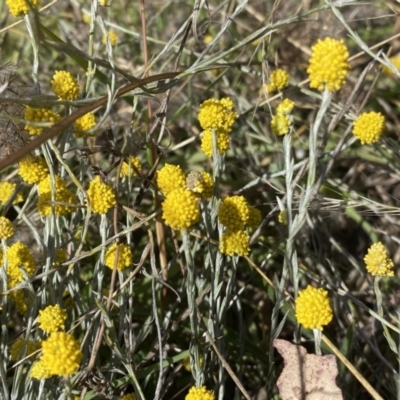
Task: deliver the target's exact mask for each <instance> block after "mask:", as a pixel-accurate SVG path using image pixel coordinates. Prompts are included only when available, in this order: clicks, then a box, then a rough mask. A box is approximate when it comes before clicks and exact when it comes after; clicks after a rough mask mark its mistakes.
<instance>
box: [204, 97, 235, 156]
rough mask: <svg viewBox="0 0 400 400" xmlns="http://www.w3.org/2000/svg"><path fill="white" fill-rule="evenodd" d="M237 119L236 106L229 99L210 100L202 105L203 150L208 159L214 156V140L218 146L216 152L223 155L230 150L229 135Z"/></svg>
mask: <svg viewBox="0 0 400 400" xmlns="http://www.w3.org/2000/svg"><path fill="white" fill-rule="evenodd" d="M237 118H238V114H237V113H236V111H235V106H234V104H233V101H232V100H231V99H229V98H223V99H221V100H216V99H208V100H206V101H205V102H204V103H202V104H201V105H200V108H199V115H198V119H199V123H200V126H201V127H202V129H204V131H203V133H202V137H201V149H202V150H203V151H204V153H205V154H206V155H207V156H208V157H211V156H212V155H213V143H214V140H215V143H216V145H217V149H216V150H215V151H217V152H218V153H219V154H221V155H223V154H225V153H226V151H227V150H228V149H229V134H230V133H231V132H232V127H233V124H234V123H235V121H236V119H237Z"/></svg>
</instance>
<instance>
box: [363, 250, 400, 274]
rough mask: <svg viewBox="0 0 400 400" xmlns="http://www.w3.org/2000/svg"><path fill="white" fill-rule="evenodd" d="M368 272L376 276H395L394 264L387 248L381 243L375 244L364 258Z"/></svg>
mask: <svg viewBox="0 0 400 400" xmlns="http://www.w3.org/2000/svg"><path fill="white" fill-rule="evenodd" d="M364 262H365V266H366V268H367V271H368V272H369V273H370V274H371V275H374V276H393V275H394V272H393V267H394V263H393V261H392V260H391V258H390V257H389V254H388V253H387V251H386V249H385V246H384V245H383V244H382V243H381V242H378V243H374V244H373V245H372V246H371V247H370V248H369V249H368V253H367V255H366V256H365V257H364Z"/></svg>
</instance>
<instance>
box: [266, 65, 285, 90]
mask: <svg viewBox="0 0 400 400" xmlns="http://www.w3.org/2000/svg"><path fill="white" fill-rule="evenodd" d="M269 80H270V82H269V83H267V84H266V85H265V86H264V87H265V89H266V91H267V93H272V92H275V91H276V90H282V89H284V88H285V87H286V86H287V85H288V84H289V74H288V73H287V72H286V71H284V70H283V69H276V70H275V71H273V72H272V73H271V75H270V77H269Z"/></svg>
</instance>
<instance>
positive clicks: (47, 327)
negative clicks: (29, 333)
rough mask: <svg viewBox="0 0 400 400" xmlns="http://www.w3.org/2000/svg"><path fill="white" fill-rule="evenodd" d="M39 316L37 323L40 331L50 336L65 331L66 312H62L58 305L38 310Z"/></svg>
mask: <svg viewBox="0 0 400 400" xmlns="http://www.w3.org/2000/svg"><path fill="white" fill-rule="evenodd" d="M39 314H40V316H39V317H38V319H37V322H38V324H39V328H40V329H41V330H42V331H44V332H46V333H48V334H50V333H53V332H58V331H63V330H64V329H65V321H66V319H67V310H64V309H63V308H61V307H60V306H59V305H58V304H56V305H55V306H48V307H46V308H45V309H44V310H39Z"/></svg>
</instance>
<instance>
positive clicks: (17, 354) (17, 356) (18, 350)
mask: <svg viewBox="0 0 400 400" xmlns="http://www.w3.org/2000/svg"><path fill="white" fill-rule="evenodd" d="M25 343H26V347H25V354H23V353H22V349H23V348H24V345H25ZM40 347H41V343H40V342H37V343H35V342H33V341H32V340H28V341H26V339H25V338H24V337H23V336H21V337H20V338H19V339H18V340H16V341H15V342H14V344H13V345H12V346H11V350H10V354H11V361H18V360H21V359H22V358H25V357H27V356H30V355H31V354H32V353H34V352H35V351H36V350H39V349H40Z"/></svg>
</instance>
